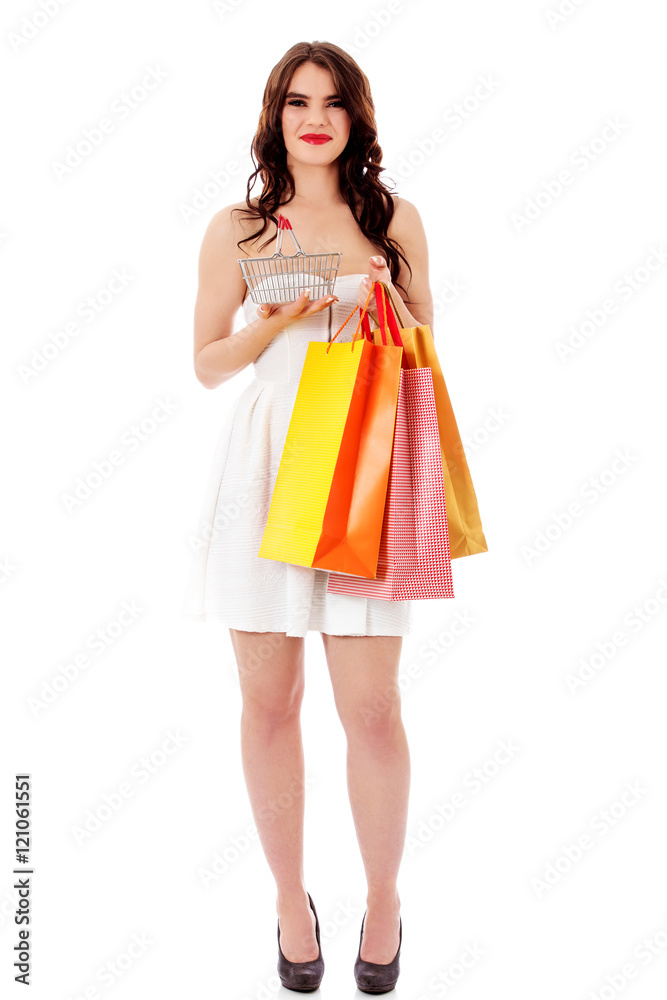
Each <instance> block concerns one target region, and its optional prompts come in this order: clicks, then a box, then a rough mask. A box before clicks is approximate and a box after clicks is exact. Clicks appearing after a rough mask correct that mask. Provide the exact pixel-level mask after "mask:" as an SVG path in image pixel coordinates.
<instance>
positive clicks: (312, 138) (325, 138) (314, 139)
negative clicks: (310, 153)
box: [300, 132, 331, 146]
mask: <svg viewBox="0 0 667 1000" xmlns="http://www.w3.org/2000/svg"><path fill="white" fill-rule="evenodd" d="M300 138H301V139H303V141H304V142H309V143H311V145H313V146H319V145H321V144H322V143H323V142H331V136H330V135H323V134H321V135H319V134H317V133H314V132H308V134H307V135H302V136H300Z"/></svg>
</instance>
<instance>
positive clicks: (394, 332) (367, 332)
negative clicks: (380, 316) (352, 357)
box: [326, 281, 408, 368]
mask: <svg viewBox="0 0 667 1000" xmlns="http://www.w3.org/2000/svg"><path fill="white" fill-rule="evenodd" d="M378 286H380V291H379V292H378ZM373 291H375V299H376V302H377V303H378V312H379V301H380V300H379V298H378V296H379V295H380V296H381V297H382V301H383V302H384V303H385V306H386V301H387V300H386V297H385V292H384V286H383V285H382V282H381V281H374V282H373V284H372V286H371V288H370V289H369V292H368V296H367V297H366V301H365V303H364V307H363V309H362V308H361V306H359V307H358V308H359V313H360V316H359V320H358V322H357V328H356V330H355V331H354V337H353V338H352V343H351V349H352V350H354V344H355V341H356V339H357V334H358V333H359V330H361V331H362V339H363V338H364V337H365V338H366V340H369V341H370V342H371V344H372V343H374V341H373V335H372V333H371V328H370V324H369V322H368V303H369V301H370V298H371V295H372V294H373ZM356 311H357V306H355V307H354V309H353V310H352V312H351V313H350V315H349V316H348V317H347V319H346V320H345V322H344V323H343V324H342V325H341V326H339V327H338V329H337V330H336V332H335V333H334V335H333V337H332V338H331V340H330V341H329V343H328V344H327V350H326V353H327V354H328V353H329V347H330V346H331V344H333V342H334V340H335V339H336V337H337V336H338V334H339V333H340V332H341V330H342V329H343V328H344V327H345V326H347V324H348V323H349V321H350V320H351V319H352V317H353V316H354V314H355V312H356ZM386 314H387V310H386V308H385V328H386ZM392 326H393V329H392ZM380 329H381V332H382V343H383V344H384V346H385V347H387V346H388V345H387V341H386V337H385V331H384V329H382V327H381V328H380ZM389 331H390V333H391V336H392V337H393V338H394V341H396V343H395V344H392V345H391V346H392V347H393V346H396V347H401V348H403V350H402V351H401V368H407V367H408V363H407V359H406V356H405V348H404V347H403V341H402V339H401V335H400V333H399V332H398V324H397V323H396V317H395V316H394V314H393V312H392V313H391V320H390V323H389Z"/></svg>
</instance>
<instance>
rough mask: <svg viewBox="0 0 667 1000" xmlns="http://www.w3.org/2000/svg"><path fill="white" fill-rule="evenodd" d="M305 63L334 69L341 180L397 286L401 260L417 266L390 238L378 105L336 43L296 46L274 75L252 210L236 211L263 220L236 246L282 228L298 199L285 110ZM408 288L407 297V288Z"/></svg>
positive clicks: (262, 120) (256, 156) (255, 147)
mask: <svg viewBox="0 0 667 1000" xmlns="http://www.w3.org/2000/svg"><path fill="white" fill-rule="evenodd" d="M304 62H313V63H315V64H316V65H318V66H322V67H323V68H324V69H328V70H329V72H330V73H331V76H332V78H333V81H334V86H335V88H336V93H338V94H340V97H341V100H342V103H343V107H344V108H345V110H346V111H347V113H348V115H349V116H350V120H351V128H350V137H349V140H348V143H347V145H346V147H345V149H344V150H343V152H342V153H341V155H340V157H339V168H340V174H339V182H340V190H341V194H342V196H343V198H344V199H345V201H346V202H347V204H348V205H349V207H350V210H351V212H352V214H353V216H354V218H355V219H356V221H357V224H358V226H359V228H360V230H361V231H362V233H363V234H364V236H365V237H366V239H367V240H369V242H371V243H373V244H374V245H375V246H377V247H380V248H381V249H382V250H383V251H384V255H385V257H386V260H387V265H388V267H389V271H390V274H391V279H392V281H393V282H394V284H396V283H397V280H398V275H399V272H400V260H399V258H400V259H401V260H403V261H404V262H405V264H406V267H407V268H408V271H409V272H410V276H411V277H412V268H411V267H410V264H409V263H408V261H407V258H406V257H405V255H404V253H403V251H402V248H401V245H400V243H398V242H397V241H396V240H393V239H391V238H390V237H389V236H387V230H388V228H389V223H390V222H391V220H392V218H393V215H394V211H395V206H394V200H393V198H392V197H391V193H390V191H389V189H388V188H387V187H386V185H385V183H384V181H383V180H382V179H381V178H380V174H381V173H382V171H383V170H384V169H385V168H384V167H382V166H381V163H382V149H381V147H380V145H379V143H378V136H377V126H376V123H375V105H374V104H373V98H372V97H371V88H370V84H369V82H368V78H367V77H366V75H365V74H364V73H363V71H362V70H361V68H360V67H359V66H358V64H357V63H356V62H355V60H354V59H353V58H352V57H351V56H350V55H348V53H347V52H345V51H344V50H343V49H341V48H339V47H338V46H337V45H334V44H333V43H332V42H312V43H310V42H297V43H296V45H293V46H292V47H291V49H288V51H287V52H286V53H285V55H284V56H283V57H282V59H281V60H280V62H278V63H277V64H276V65H275V66H274V67H273V69H272V70H271V73H270V74H269V78H268V80H267V82H266V86H265V88H264V96H263V99H262V110H261V113H260V116H259V123H258V126H257V131H256V133H255V135H254V138H253V141H252V144H251V147H250V155H251V157H252V161H253V164H254V165H255V170H254V172H253V173H252V174H251V175H250V177H249V178H248V185H247V190H246V198H245V200H246V204H247V206H248V207H247V208H236V209H234V211H237V212H243V213H245V214H246V215H248V216H250V217H251V218H253V219H261V220H262V227H261V229H259V230H258V231H257V232H256V233H253V234H252V235H250V236H246V237H245V239H243V240H240V241H239V242H238V243H237V246H238V247H239V249H243V248H242V247H241V244H242V243H247V242H248V241H249V240H255V239H257V238H258V237H259V236H261V235H262V234H263V233H264V232H265V231H266V229H267V227H268V225H269V221H272V222H274V223H275V225H276V227H277V226H278V219H277V217H276V215H275V212H276V209H277V208H278V207H279V205H281V204H282V203H283V202H284V201H289V200H290V199H291V198H292V197H293V196H294V193H295V186H294V178H293V177H292V174H291V173H290V171H289V170H288V168H287V150H286V148H285V141H284V137H283V130H282V110H283V106H284V102H285V95H286V94H287V91H288V88H289V84H290V80H291V78H292V75H293V74H294V71H295V70H296V69H297V68H298V67H299V66H300V65H301V64H302V63H304ZM258 174H259V176H260V178H261V180H262V184H263V189H262V193H261V195H260V196H259V198H258V204H257V205H253V204H252V202H251V201H250V192H251V190H252V188H253V187H254V185H255V181H256V179H257V175H258ZM273 239H275V236H272V237H269V238H268V239H267V240H265V242H264V243H263V244H262V245H261V247H259V250H262V249H263V248H264V247H265V246H267V245H268V244H269V243H270V242H271V241H272V240H273ZM243 252H244V253H245V252H246V251H245V250H244V251H243ZM399 287H402V286H399ZM403 290H404V291H405V292H406V295H407V290H406V289H403Z"/></svg>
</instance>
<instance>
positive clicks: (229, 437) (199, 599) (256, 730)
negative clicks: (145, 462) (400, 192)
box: [182, 42, 433, 993]
mask: <svg viewBox="0 0 667 1000" xmlns="http://www.w3.org/2000/svg"><path fill="white" fill-rule="evenodd" d="M252 150H253V157H254V159H255V162H256V163H257V164H258V166H257V169H256V170H255V172H254V174H253V175H252V176H251V178H250V179H249V181H248V188H247V194H246V200H245V202H240V203H238V204H236V205H230V206H228V207H227V208H224V209H222V210H221V211H219V212H218V213H217V214H216V215H214V217H213V218H212V220H211V222H210V224H209V226H208V228H207V230H206V233H205V236H204V239H203V243H202V248H201V255H200V260H199V289H198V294H197V302H196V307H195V331H194V334H195V335H194V366H195V372H196V376H197V378H198V379H199V381H200V382H201V383H202V385H203V386H205V387H206V388H208V389H214V388H216V387H217V386H219V385H221V384H222V383H224V382H226V381H227V380H228V379H230V378H232V377H233V376H234V375H235V374H237V372H240V371H242V370H243V369H244V368H246V367H247V366H248V365H249V364H252V365H253V367H254V375H255V378H254V379H253V381H252V382H251V383H250V384H249V385H248V386H247V388H246V389H245V390H244V391H243V392H242V393H241V395H240V396H239V397H238V399H237V400H236V402H235V403H234V405H233V407H232V410H231V413H230V415H229V416H228V418H227V420H226V422H225V425H224V427H223V429H222V432H221V435H220V438H219V442H218V446H217V450H216V453H215V456H214V459H213V465H212V469H211V473H210V478H209V483H208V487H207V490H206V496H205V500H204V507H203V511H202V519H201V524H202V530H201V534H200V536H199V537H198V538H197V539H196V540H195V546H194V547H195V556H194V563H193V567H192V573H191V577H190V581H189V584H188V588H187V592H186V599H185V604H184V608H183V611H182V613H183V614H184V615H185V616H186V617H188V618H190V619H193V620H197V621H204V620H208V619H215V620H218V621H220V622H222V623H224V624H226V625H227V626H228V627H229V628H230V634H231V641H232V646H233V649H234V654H235V657H236V661H237V665H238V669H239V677H240V686H241V692H242V699H243V711H242V721H241V743H242V754H243V762H244V765H243V766H244V775H245V779H246V783H247V787H248V793H249V797H250V801H251V806H252V809H253V814H254V817H255V822H256V824H257V828H258V832H259V836H260V841H261V844H262V847H263V850H264V852H265V855H266V858H267V861H268V864H269V866H270V868H271V871H272V873H273V876H274V878H275V881H276V887H277V901H276V909H277V912H278V943H279V960H278V968H279V971H280V975H281V979H282V982H283V984H284V985H285V986H287V987H289V988H291V989H295V990H302V991H308V990H311V989H315V988H316V987H317V985H319V981H320V980H321V978H322V973H323V969H324V964H323V960H322V954H321V950H320V946H319V923H318V919H317V914H316V912H315V907H314V905H313V904H312V900H311V898H310V895H309V894H308V892H307V890H306V887H305V883H304V874H303V867H302V850H303V815H304V799H303V789H304V761H303V748H302V742H301V729H300V720H299V714H300V707H301V701H302V697H303V692H304V637H305V635H306V633H307V632H308V631H312V630H316V631H319V632H321V634H322V640H323V643H324V650H325V655H326V659H327V664H328V669H329V672H330V676H331V682H332V685H333V691H334V697H335V703H336V708H337V711H338V714H339V716H340V719H341V722H342V724H343V727H344V729H345V732H346V736H347V744H348V758H347V774H348V788H349V796H350V804H351V808H352V812H353V817H354V823H355V828H356V833H357V837H358V841H359V847H360V851H361V855H362V858H363V863H364V868H365V873H366V878H367V895H366V912H365V915H364V919H363V921H362V927H361V937H360V943H359V953H358V955H357V960H356V963H355V967H354V971H355V978H356V981H357V985H358V986H359V988H360V989H362V990H364V991H366V992H374V993H379V992H387V991H388V990H390V989H393V986H394V985H395V982H396V979H397V976H398V971H399V962H398V955H399V952H400V942H401V936H402V921H401V917H400V898H399V894H398V890H397V876H398V870H399V864H400V860H401V856H402V853H403V848H404V841H405V831H406V822H407V808H408V792H409V783H410V758H409V751H408V746H407V741H406V735H405V730H404V728H403V723H402V720H401V712H400V690H399V686H398V666H399V659H400V654H401V645H402V636H403V635H406V634H407V633H408V632H409V631H410V627H411V617H410V615H411V602H409V601H384V600H375V599H366V598H361V597H356V596H349V595H345V596H343V595H336V594H328V593H327V580H328V573H327V572H326V571H324V570H314V569H310V568H306V567H301V566H294V565H290V564H287V563H282V562H278V561H272V560H267V559H261V558H259V557H258V556H257V551H258V549H259V546H260V542H261V539H262V535H263V532H264V528H265V525H266V520H267V515H268V509H269V505H270V501H271V496H272V492H273V487H274V484H275V480H276V476H277V472H278V466H279V464H280V459H281V455H282V451H283V445H284V442H285V438H286V434H287V428H288V425H289V420H290V416H291V412H292V407H293V404H294V399H295V396H296V390H297V387H298V383H299V378H300V375H301V370H302V367H303V362H304V358H305V354H306V350H307V347H308V342H309V341H311V340H330V339H331V336H332V332H335V331H336V330H337V329H338V328H339V326H340V325H341V323H343V321H344V320H345V318H346V317H347V316H348V315H349V313H350V312H351V310H352V309H353V308H355V305H359V306H363V305H364V303H365V302H366V300H367V297H368V291H369V288H370V282H371V281H384V282H386V283H387V284H388V285H389V287H390V289H391V290H392V292H394V297H395V300H396V301H398V299H397V298H396V296H398V295H400V296H401V300H402V302H403V309H402V312H403V317H402V318H403V320H404V322H405V323H406V324H407V325H409V326H418V325H420V324H426V323H428V324H429V325H432V322H433V314H432V297H431V292H430V288H429V280H428V250H427V244H426V237H425V234H424V227H423V225H422V222H421V219H420V217H419V213H418V211H417V209H416V208H415V207H414V205H412V204H411V203H410V202H409V201H405V200H404V199H403V198H399V197H397V196H396V195H394V194H391V193H390V192H389V191H388V190H387V189H386V187H385V186H384V184H383V182H382V181H381V180H380V173H381V172H382V170H383V169H384V168H383V167H381V166H380V163H381V160H382V150H381V148H380V146H379V144H378V140H377V131H376V125H375V117H374V105H373V101H372V98H371V91H370V86H369V83H368V80H367V78H366V76H365V75H364V73H363V72H362V71H361V69H360V68H359V66H358V65H357V63H356V62H355V61H354V60H353V59H352V58H351V57H350V56H349V55H348V54H347V53H346V52H345V51H344V50H342V49H340V48H339V47H338V46H336V45H333V44H329V43H326V42H313V43H312V44H309V43H306V42H300V43H298V44H296V45H294V46H293V47H292V48H291V49H289V51H288V52H287V53H286V54H285V55H284V56H283V58H282V59H281V60H280V62H278V64H277V65H276V66H275V67H274V69H273V70H272V71H271V74H270V76H269V79H268V82H267V84H266V88H265V92H264V99H263V107H262V111H261V115H260V118H259V124H258V128H257V132H256V135H255V138H254V141H253V147H252ZM257 174H260V176H261V179H262V182H263V190H262V193H261V195H260V196H259V198H251V197H250V191H251V188H252V186H253V185H254V182H255V178H256V176H257ZM279 214H282V215H285V216H286V217H287V218H288V219H289V221H290V223H291V225H292V227H293V229H294V231H295V233H296V234H297V237H298V239H299V243H300V244H301V246H302V248H303V249H304V251H305V252H306V253H321V252H326V251H342V257H341V266H340V269H339V273H338V275H337V279H336V284H335V294H334V296H333V297H323V298H318V299H315V300H313V301H311V300H310V298H309V297H308V295H307V294H306V293H304V294H303V295H300V296H299V298H297V299H296V300H295V301H292V302H285V303H281V304H278V305H272V306H261V307H256V306H255V305H254V304H253V303H252V301H251V300H250V299H249V298H248V296H247V288H246V284H245V281H244V279H243V276H242V274H241V269H240V267H239V264H238V258H239V257H242V256H244V255H245V256H249V257H258V256H269V255H270V254H271V253H274V252H275V249H276V247H275V242H274V241H275V239H276V233H277V222H278V215H279ZM258 224H260V228H259V229H258V228H257V227H258ZM264 234H266V238H265V240H264V242H262V239H261V238H262V236H264ZM285 242H286V243H287V249H285V245H283V252H287V253H291V252H293V250H292V247H291V243H290V240H289V237H288V235H287V234H285V241H284V243H285ZM267 247H269V249H267ZM239 308H242V310H243V314H244V318H245V320H246V323H247V325H246V326H245V327H244V328H243V329H241V330H240V331H239V332H237V333H235V334H233V336H232V332H233V321H234V317H235V315H236V313H237V311H238V309H239ZM357 316H358V311H357ZM355 327H356V319H355V318H353V319H351V320H350V322H349V323H348V325H347V326H346V327H345V329H344V330H343V331H342V333H341V334H339V336H338V338H337V341H345V340H348V341H349V340H351V339H352V336H353V334H354V330H355ZM378 698H381V699H382V704H383V705H386V706H387V710H386V711H383V712H380V713H377V712H375V713H371V714H370V715H369V713H365V712H364V711H363V710H364V707H366V706H368V707H370V706H373V705H374V704H375V705H377V703H378V702H377V699H378ZM369 718H370V719H372V722H369ZM295 779H296V780H295ZM295 786H296V787H297V788H298V790H299V791H298V793H297V794H296V796H295V794H294V787H295ZM284 795H288V796H289V797H290V801H291V802H292V805H291V807H290V808H288V809H286V810H284V811H282V812H281V813H280V815H279V816H278V817H277V818H276V817H275V815H274V814H273V813H272V811H271V810H270V809H269V808H268V806H269V804H270V803H272V802H275V801H280V800H281V796H284Z"/></svg>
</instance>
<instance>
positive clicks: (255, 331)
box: [194, 205, 337, 389]
mask: <svg viewBox="0 0 667 1000" xmlns="http://www.w3.org/2000/svg"><path fill="white" fill-rule="evenodd" d="M236 207H238V206H236V205H228V206H227V207H226V208H223V209H221V210H220V211H219V212H216V214H215V215H214V216H213V218H212V219H211V221H210V222H209V224H208V227H207V229H206V232H205V233H204V239H203V241H202V245H201V252H200V254H199V286H198V289H197V301H196V303H195V316H194V368H195V375H196V376H197V379H198V380H199V381H200V382H201V384H202V385H203V386H204V387H205V388H206V389H215V388H216V387H217V386H219V385H220V384H221V383H222V382H226V381H227V380H228V379H230V378H232V377H233V376H234V375H236V374H237V373H238V372H240V371H243V369H244V368H246V367H247V366H248V365H250V364H252V363H253V361H255V360H256V359H257V358H258V356H259V355H260V354H261V353H262V351H263V350H264V348H265V347H266V346H267V345H268V344H269V343H270V342H271V341H272V340H273V338H274V337H275V335H276V334H277V333H279V332H280V331H281V330H282V329H283V328H284V326H285V324H286V323H290V322H292V321H293V320H295V319H301V318H302V317H304V316H310V315H311V314H312V313H314V312H319V311H320V310H321V309H326V308H328V307H329V306H330V304H331V301H332V300H335V299H336V298H337V296H335V295H334V296H327V297H323V298H321V299H314V300H313V301H312V302H311V301H310V300H309V299H308V298H307V297H306V296H304V295H303V294H302V295H300V296H299V298H297V299H294V300H293V301H292V302H284V303H281V304H280V305H274V306H272V309H271V313H270V315H268V316H266V317H261V316H258V317H257V319H256V320H253V321H252V322H251V323H248V325H247V326H244V327H243V328H242V329H241V330H239V331H238V332H237V333H233V330H234V317H235V315H236V313H237V312H238V310H239V309H240V308H241V306H242V305H243V293H244V291H245V288H246V283H245V279H244V277H243V275H242V274H241V268H240V267H239V264H238V258H239V248H238V246H237V241H238V240H240V239H241V236H244V235H246V234H245V233H243V232H241V230H240V228H239V224H238V223H236V224H235V222H234V218H233V216H232V214H231V213H232V209H234V208H236ZM232 334H233V336H232Z"/></svg>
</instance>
